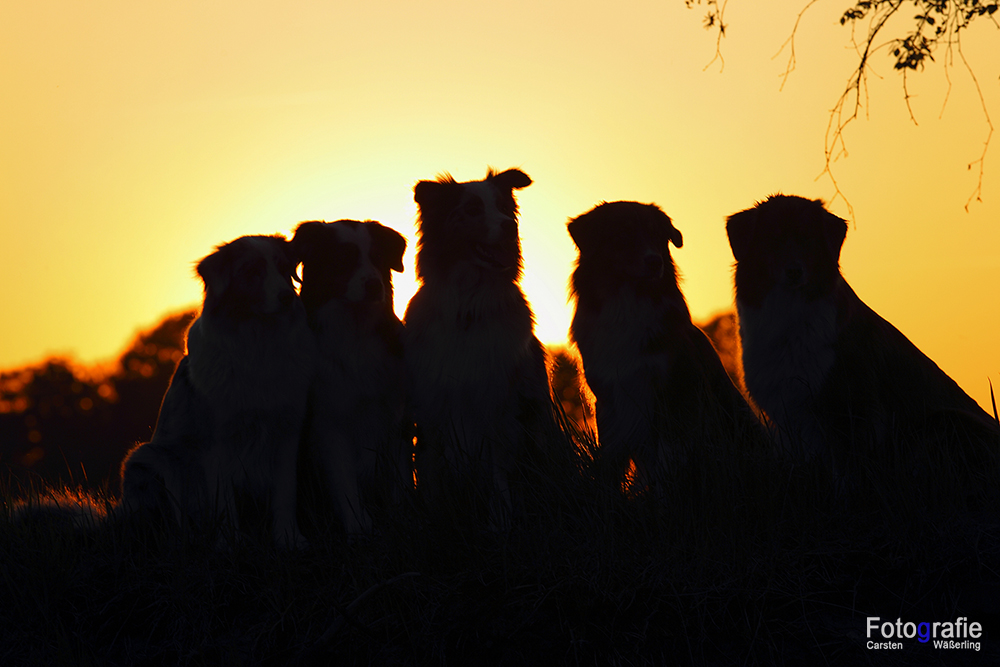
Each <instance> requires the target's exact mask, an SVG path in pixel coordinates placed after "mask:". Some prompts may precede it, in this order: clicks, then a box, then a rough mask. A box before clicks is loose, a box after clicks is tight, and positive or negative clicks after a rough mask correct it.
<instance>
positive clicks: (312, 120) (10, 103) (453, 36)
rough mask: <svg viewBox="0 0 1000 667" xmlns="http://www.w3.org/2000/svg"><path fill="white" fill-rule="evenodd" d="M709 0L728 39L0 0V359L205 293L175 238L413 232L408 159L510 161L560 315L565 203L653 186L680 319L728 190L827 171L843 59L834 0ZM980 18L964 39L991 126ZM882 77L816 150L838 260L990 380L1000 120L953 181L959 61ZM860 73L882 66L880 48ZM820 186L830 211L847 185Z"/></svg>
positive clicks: (537, 290)
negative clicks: (718, 6)
mask: <svg viewBox="0 0 1000 667" xmlns="http://www.w3.org/2000/svg"><path fill="white" fill-rule="evenodd" d="M805 4H806V3H805V0H754V1H753V2H750V1H749V0H736V1H735V2H731V3H729V5H728V9H727V20H728V22H729V29H728V31H727V38H726V39H725V40H724V41H723V44H722V48H723V54H724V56H725V69H724V70H723V71H722V72H721V73H720V71H719V67H718V65H717V64H716V65H713V66H711V67H709V68H708V69H707V70H706V69H705V65H706V64H707V63H708V62H709V61H710V60H711V58H712V55H713V52H714V47H715V40H714V35H713V34H712V33H708V32H705V31H703V30H702V29H701V10H698V9H696V10H694V11H688V10H686V9H685V8H684V3H683V2H682V0H644V1H629V0H625V1H624V2H615V3H610V2H606V1H605V2H589V1H582V0H573V1H572V2H545V1H544V0H542V1H540V0H531V1H529V2H522V1H520V0H509V1H508V2H504V3H500V4H497V3H493V4H486V3H471V2H429V3H412V2H380V1H377V0H369V1H367V2H363V3H360V2H359V3H343V2H337V3H331V2H299V1H292V2H281V3H277V2H247V1H243V2H210V3H205V2H171V3H135V2H123V1H115V2H101V3H88V4H78V3H64V2H49V1H46V0H39V1H33V2H26V3H4V5H3V6H2V7H0V53H2V56H0V61H2V62H3V67H2V68H0V86H2V90H3V91H4V100H5V103H4V104H3V105H0V221H2V223H0V224H2V225H3V244H2V245H0V285H3V289H2V290H0V313H2V317H3V321H4V326H3V328H2V330H0V368H9V367H11V366H16V365H21V364H26V363H33V362H37V361H40V360H41V359H42V358H44V357H45V356H46V355H48V354H51V353H61V354H71V355H74V356H75V357H76V358H77V359H79V360H80V361H82V362H84V363H91V362H95V361H102V360H107V359H111V358H113V357H114V356H115V355H116V354H117V353H118V352H120V351H121V349H122V348H123V346H124V345H125V344H126V343H127V342H128V340H129V339H130V338H131V336H133V335H134V333H135V332H136V330H137V329H138V328H140V327H148V326H150V325H152V324H154V323H155V322H157V321H158V320H159V319H160V318H161V316H163V315H164V314H165V313H166V312H169V311H174V310H178V309H180V308H183V307H187V306H189V305H192V304H195V303H197V302H198V301H199V299H200V295H201V286H200V283H199V282H198V281H197V280H196V279H195V274H194V271H193V266H194V263H195V262H196V261H197V260H198V259H199V258H200V257H203V256H204V255H206V254H208V253H209V252H211V250H212V248H213V247H214V246H215V245H217V244H219V243H222V242H225V241H228V240H231V239H233V238H235V237H237V236H240V235H243V234H253V233H273V232H285V233H287V232H289V231H290V230H291V229H292V228H294V226H295V225H296V224H297V223H298V222H299V221H301V220H307V219H327V220H333V219H338V218H359V219H365V218H371V219H377V220H380V221H381V222H383V223H384V224H387V225H389V226H391V227H394V228H396V229H397V230H399V231H400V232H402V233H403V234H405V235H407V236H408V237H409V238H410V242H411V243H410V251H409V252H408V253H407V260H408V262H407V273H406V274H404V275H403V276H401V277H398V278H397V283H396V287H397V290H396V294H397V310H398V311H399V312H402V310H403V308H404V307H405V304H406V301H407V299H408V298H409V297H410V296H411V295H412V293H413V292H414V291H415V285H414V284H413V271H412V261H413V255H412V249H413V239H414V218H415V211H416V209H415V205H414V204H413V200H412V186H413V184H414V183H415V182H416V181H417V180H420V179H424V178H431V177H433V176H434V175H435V174H437V173H439V172H442V171H450V172H451V173H452V174H453V175H454V176H455V177H456V178H458V179H460V180H466V179H473V178H481V177H482V176H483V174H484V173H485V169H486V166H487V165H493V166H495V167H498V168H501V169H503V168H507V167H511V166H518V167H520V168H522V169H523V170H524V171H526V172H527V173H528V174H530V175H531V177H532V178H533V179H534V181H535V184H534V185H532V186H531V187H530V188H528V189H526V190H523V191H521V193H520V194H519V199H520V203H521V210H522V224H521V233H522V238H523V248H524V255H525V267H526V269H525V279H524V283H523V285H524V288H525V291H526V292H527V294H528V297H529V299H530V300H531V301H532V304H533V306H534V308H535V311H536V313H537V319H538V333H539V337H540V338H542V340H543V341H545V342H558V341H563V340H565V337H566V329H567V327H568V324H569V319H570V315H571V313H570V306H569V305H568V304H567V300H566V281H567V278H568V277H569V273H570V271H571V267H572V261H573V258H574V250H573V245H572V242H571V241H570V239H569V237H568V235H567V234H566V231H565V223H566V220H567V218H569V217H571V216H575V215H578V214H580V213H582V212H584V211H586V210H587V209H589V208H590V207H592V206H593V205H594V204H596V203H597V202H599V201H602V200H615V199H636V200H640V201H645V202H648V201H652V202H656V203H658V204H660V205H661V206H662V207H663V208H664V210H666V211H667V213H668V214H670V215H671V217H673V218H674V222H675V224H676V226H677V227H678V228H679V229H680V230H681V231H682V232H683V234H684V240H685V243H684V247H683V248H682V249H680V250H678V251H676V252H675V254H674V258H675V260H676V262H677V264H678V266H679V267H680V269H681V271H682V274H683V276H684V282H683V285H682V287H683V289H684V291H685V294H686V295H687V299H688V302H689V304H690V306H691V310H692V312H693V314H694V316H695V318H696V319H705V318H707V317H708V316H710V315H712V314H714V313H717V312H719V311H723V310H727V309H729V308H731V306H732V278H731V264H732V254H731V253H730V251H729V246H728V243H727V242H726V236H725V230H724V220H725V216H726V215H728V214H730V213H733V212H735V211H738V210H740V209H743V208H746V207H748V206H750V205H752V204H753V203H754V201H755V200H757V199H760V198H763V197H764V196H766V195H768V194H769V193H772V192H776V191H782V192H785V193H789V194H799V195H803V196H808V197H824V198H830V197H831V196H832V195H833V193H834V190H833V187H832V185H831V183H830V181H829V180H828V179H825V178H820V179H818V180H817V179H816V177H817V176H818V175H819V174H820V173H821V171H822V169H823V134H824V130H825V128H826V123H827V119H828V111H829V109H830V108H831V107H832V106H833V104H834V102H835V101H836V99H837V97H838V96H839V94H840V92H841V90H842V87H843V83H844V82H845V81H846V79H847V76H848V75H849V73H850V70H851V67H852V65H853V63H854V55H853V52H852V51H851V50H850V49H849V48H848V47H849V31H848V30H847V29H846V28H842V27H840V26H839V24H838V20H837V19H838V18H839V15H840V13H841V12H842V11H843V9H844V8H845V7H846V6H847V5H848V4H850V3H849V2H848V0H840V1H837V0H828V1H827V2H823V3H818V4H817V5H816V6H814V7H813V8H812V9H811V10H810V11H809V12H808V13H807V14H806V16H805V18H804V20H803V23H802V25H801V27H800V34H799V39H798V42H797V50H796V55H797V58H798V68H797V70H796V71H795V72H794V73H793V74H792V76H791V78H790V79H789V80H788V83H787V84H786V85H785V87H784V90H779V87H780V75H781V73H782V72H783V71H784V67H785V60H786V58H785V56H784V55H781V56H779V57H777V58H772V56H774V54H775V53H776V52H777V51H778V50H779V48H780V47H781V44H782V43H783V42H784V41H785V39H786V37H787V36H788V34H789V31H790V30H791V27H792V25H793V23H794V20H795V16H796V14H797V13H798V10H799V9H800V8H801V7H802V6H804V5H805ZM998 41H1000V34H998V31H997V29H996V27H995V26H992V25H988V24H986V23H983V24H982V25H981V26H978V28H976V29H974V30H973V31H972V32H970V33H969V34H968V35H967V37H966V38H965V40H964V45H965V53H966V55H967V57H968V59H969V61H970V62H971V63H972V64H973V66H974V67H975V69H976V72H977V74H978V78H979V82H980V84H981V85H982V87H983V91H984V94H985V96H986V100H987V105H988V108H989V109H990V110H991V111H992V112H993V114H994V117H995V120H996V121H997V122H998V126H1000V79H998V75H1000V49H998V48H997V44H998ZM942 61H943V54H939V56H938V63H937V64H935V65H934V66H933V67H932V68H930V69H929V70H928V71H927V72H925V73H923V74H921V75H919V76H911V78H910V84H911V86H910V92H911V95H913V98H912V103H913V107H914V112H915V114H916V117H917V120H918V121H919V126H918V127H915V126H913V124H912V123H911V122H910V121H909V119H908V115H907V112H906V109H905V105H904V103H903V97H902V94H901V87H900V85H901V79H900V77H899V75H898V74H897V73H896V72H894V71H893V70H892V67H891V60H890V58H889V57H888V56H883V55H878V56H876V57H875V59H874V65H875V68H876V73H877V75H878V76H873V77H872V78H871V80H870V85H871V88H870V91H869V92H870V95H869V99H868V104H867V105H866V110H867V112H868V117H867V118H863V119H862V120H861V121H859V122H858V123H856V124H854V125H853V126H852V127H851V128H850V129H849V130H848V134H847V139H848V148H849V150H850V155H849V157H848V158H847V159H842V160H840V161H839V162H838V163H837V164H836V174H837V176H838V178H839V180H840V184H841V188H842V190H843V191H844V193H845V194H846V195H847V196H848V197H849V198H850V201H851V203H852V205H853V207H854V210H855V214H856V225H854V226H852V228H851V231H850V233H849V235H848V238H847V241H846V244H845V247H844V252H843V255H842V266H843V270H844V275H845V277H846V278H847V280H848V281H849V282H850V283H851V285H852V286H853V287H854V288H855V291H857V292H858V294H859V295H860V296H861V298H862V299H863V300H865V301H866V302H867V303H868V304H869V305H870V306H872V307H873V308H875V310H877V311H878V312H879V313H880V314H882V315H883V316H884V317H886V318H887V319H888V320H889V321H891V322H892V323H893V324H895V325H896V326H897V327H898V328H899V329H901V330H902V331H903V332H904V333H905V334H906V335H907V336H908V337H909V338H910V339H911V340H913V341H914V342H915V343H916V344H917V345H918V346H919V347H920V348H921V349H923V350H924V351H925V352H926V353H927V354H928V355H929V356H930V357H931V358H933V359H934V360H935V361H937V362H938V364H939V365H940V366H942V367H943V368H944V369H945V370H946V371H947V372H948V373H950V374H951V375H952V376H953V377H954V378H955V379H956V380H957V381H958V382H959V384H961V385H962V386H963V387H964V388H965V389H966V391H968V392H969V393H970V394H972V395H973V396H974V397H975V398H976V399H977V400H979V401H980V403H982V404H983V405H987V404H988V401H989V386H988V384H987V379H988V378H989V379H992V380H993V382H994V384H998V386H1000V333H998V332H1000V308H998V301H1000V299H998V290H1000V187H998V184H1000V157H998V156H1000V137H995V138H994V144H995V145H994V146H993V148H992V150H991V152H990V153H989V155H988V156H987V162H986V176H985V181H984V184H983V199H984V202H983V203H981V204H980V203H973V204H972V205H971V206H970V210H969V212H968V213H966V212H965V211H964V210H963V205H964V204H965V202H966V199H967V198H968V196H969V194H970V193H971V192H972V191H973V189H974V187H975V184H976V173H975V171H974V170H973V171H968V170H967V168H966V167H967V165H968V163H969V162H971V161H973V160H975V159H976V158H977V157H978V155H979V153H980V151H981V149H982V145H983V141H984V140H985V138H986V133H987V131H988V128H987V125H986V122H985V120H984V119H983V116H982V111H981V109H980V107H979V102H978V99H977V98H976V95H975V90H974V88H973V86H972V83H971V79H970V77H969V75H968V74H967V73H966V72H965V71H964V70H963V69H962V67H961V63H958V64H957V65H956V66H955V67H954V68H952V69H951V71H950V78H951V82H952V89H951V92H950V95H949V96H948V99H947V106H946V107H945V108H944V112H943V114H942V105H943V103H944V101H945V92H946V79H945V73H944V70H943V68H942V67H941V63H942ZM880 77H881V78H880ZM833 210H834V211H835V212H836V213H838V214H840V215H844V216H846V215H847V210H846V208H845V207H844V206H843V203H842V202H837V203H836V204H835V205H834V206H833Z"/></svg>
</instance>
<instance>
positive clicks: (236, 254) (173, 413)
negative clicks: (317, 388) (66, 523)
mask: <svg viewBox="0 0 1000 667" xmlns="http://www.w3.org/2000/svg"><path fill="white" fill-rule="evenodd" d="M296 263H297V261H296V258H295V257H294V256H293V255H292V254H291V246H290V244H289V243H288V242H287V241H286V240H285V239H284V237H281V236H244V237H241V238H239V239H237V240H235V241H233V242H231V243H227V244H225V245H222V246H220V247H219V248H218V249H217V250H216V251H215V252H214V253H212V254H211V255H209V256H208V257H206V258H204V259H203V260H201V262H200V263H199V264H198V274H199V276H201V278H202V280H203V281H204V284H205V301H204V307H203V308H202V312H201V315H200V317H198V319H197V320H195V322H194V323H193V324H192V325H191V329H190V330H189V331H188V338H187V347H188V354H187V356H185V357H184V358H183V359H182V360H181V362H180V364H179V365H178V367H177V370H176V371H175V372H174V377H173V378H172V380H171V383H170V387H169V389H168V390H167V394H166V396H165V397H164V399H163V404H162V406H161V408H160V416H159V418H158V420H157V425H156V430H155V431H154V433H153V438H152V440H150V442H148V443H145V444H143V445H140V446H139V447H137V448H136V449H134V450H133V451H132V452H131V453H130V454H129V456H128V457H127V458H126V460H125V461H124V463H123V464H122V466H123V473H122V503H123V506H124V508H125V510H126V512H127V513H131V514H135V513H136V512H144V511H145V512H151V513H153V514H158V515H162V516H164V517H165V518H167V519H168V520H169V519H172V520H176V521H177V522H178V523H180V524H182V525H187V524H188V523H189V522H190V523H193V524H194V525H195V526H200V527H204V526H209V525H212V524H215V523H217V522H220V521H221V522H222V524H223V525H227V524H228V525H230V526H233V527H235V526H238V525H240V524H243V525H249V523H250V522H251V521H255V520H257V518H258V517H257V514H258V511H256V510H255V511H254V513H253V515H252V516H251V515H250V514H247V508H251V507H253V508H257V509H258V510H259V508H264V512H263V515H264V518H265V520H266V521H267V523H268V525H269V528H270V531H271V533H272V535H273V537H274V539H275V540H276V541H278V542H279V543H282V544H289V545H295V544H301V543H302V536H301V534H300V533H299V530H298V526H297V523H296V507H295V493H296V477H295V476H296V463H297V457H298V446H299V435H300V432H301V428H302V422H303V418H304V415H305V405H306V394H307V391H308V387H309V383H310V378H311V375H312V369H313V364H314V358H315V343H314V342H313V337H312V334H311V333H310V332H309V328H308V326H307V324H306V316H305V310H304V308H303V306H302V303H301V301H300V300H299V297H298V296H297V295H296V294H295V290H294V288H293V285H292V276H293V274H294V269H295V265H296Z"/></svg>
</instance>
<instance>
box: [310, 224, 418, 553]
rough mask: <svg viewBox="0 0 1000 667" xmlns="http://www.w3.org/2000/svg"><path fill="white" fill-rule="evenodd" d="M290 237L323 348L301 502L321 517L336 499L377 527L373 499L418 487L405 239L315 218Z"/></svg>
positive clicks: (350, 517)
mask: <svg viewBox="0 0 1000 667" xmlns="http://www.w3.org/2000/svg"><path fill="white" fill-rule="evenodd" d="M292 244H293V245H294V247H295V250H296V252H297V254H298V255H299V257H300V258H301V259H302V290H301V296H302V302H303V303H304V304H305V308H306V312H307V314H308V317H309V323H310V326H311V328H312V330H313V332H314V333H315V335H316V340H317V343H318V347H319V363H318V367H317V373H316V379H315V384H314V386H313V389H312V391H311V393H310V399H309V405H310V411H309V412H310V417H309V421H308V427H307V436H306V438H305V448H304V450H303V462H302V465H301V466H300V469H301V470H302V474H301V475H300V477H301V478H302V479H303V482H304V487H306V488H305V489H304V492H305V493H304V495H303V493H300V499H303V498H305V499H306V500H305V509H307V510H311V511H312V512H313V513H314V514H317V515H318V514H321V513H322V507H323V506H324V504H329V506H331V507H332V508H334V510H335V511H336V513H337V515H338V516H339V518H340V521H341V524H342V525H343V527H344V529H345V530H346V531H347V532H348V533H352V534H353V533H365V532H369V531H370V530H371V516H370V514H369V511H368V505H369V504H370V503H371V502H378V501H379V500H381V499H389V500H390V501H391V500H399V498H400V497H401V495H402V494H403V493H404V492H405V491H406V489H408V488H409V489H412V487H413V468H412V448H413V445H412V440H411V438H412V434H411V433H410V429H409V428H408V427H406V425H405V380H404V377H403V349H402V342H401V337H402V329H403V325H402V324H401V323H400V321H399V318H397V317H396V314H395V312H393V302H392V298H393V291H392V271H402V270H403V253H404V252H405V251H406V239H405V238H403V236H402V235H400V234H399V233H398V232H396V231H395V230H392V229H390V228H388V227H385V226H383V225H381V224H380V223H378V222H374V221H365V222H358V221H355V220H339V221H337V222H318V221H313V222H304V223H302V224H300V225H299V226H298V228H297V229H296V231H295V238H294V239H292ZM306 482H310V483H311V484H307V483H306ZM311 486H318V492H317V495H318V497H313V493H314V492H313V490H312V488H311ZM317 520H318V517H312V522H313V523H315V522H316V521H317Z"/></svg>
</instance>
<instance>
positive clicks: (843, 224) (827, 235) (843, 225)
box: [815, 199, 847, 260]
mask: <svg viewBox="0 0 1000 667" xmlns="http://www.w3.org/2000/svg"><path fill="white" fill-rule="evenodd" d="M815 201H816V203H817V204H819V206H820V208H821V210H822V213H821V214H820V215H822V218H821V219H820V222H821V223H822V224H823V239H824V240H825V241H826V247H827V249H828V250H829V251H830V255H831V256H832V257H834V258H836V259H837V260H839V259H840V248H841V247H842V246H843V245H844V238H846V237H847V221H846V220H844V219H843V218H838V217H837V216H835V215H834V214H833V213H830V212H829V211H827V210H826V207H825V206H823V201H822V200H820V199H817V200H815Z"/></svg>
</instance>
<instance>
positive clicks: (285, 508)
mask: <svg viewBox="0 0 1000 667" xmlns="http://www.w3.org/2000/svg"><path fill="white" fill-rule="evenodd" d="M298 440H299V438H298V434H297V433H296V436H295V437H294V438H288V439H286V441H285V442H283V443H282V445H281V450H280V451H282V452H288V453H286V454H284V455H282V456H279V457H278V460H277V461H276V462H275V465H276V469H275V471H274V477H273V479H272V480H271V498H270V500H271V527H272V534H273V537H274V541H275V542H276V543H277V544H280V545H283V546H287V547H289V548H294V549H302V548H305V547H307V546H309V542H308V541H307V540H306V538H305V537H303V536H302V533H300V532H299V525H298V521H297V520H296V514H295V510H296V494H297V492H298V490H297V484H296V482H297V472H296V469H297V465H298Z"/></svg>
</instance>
